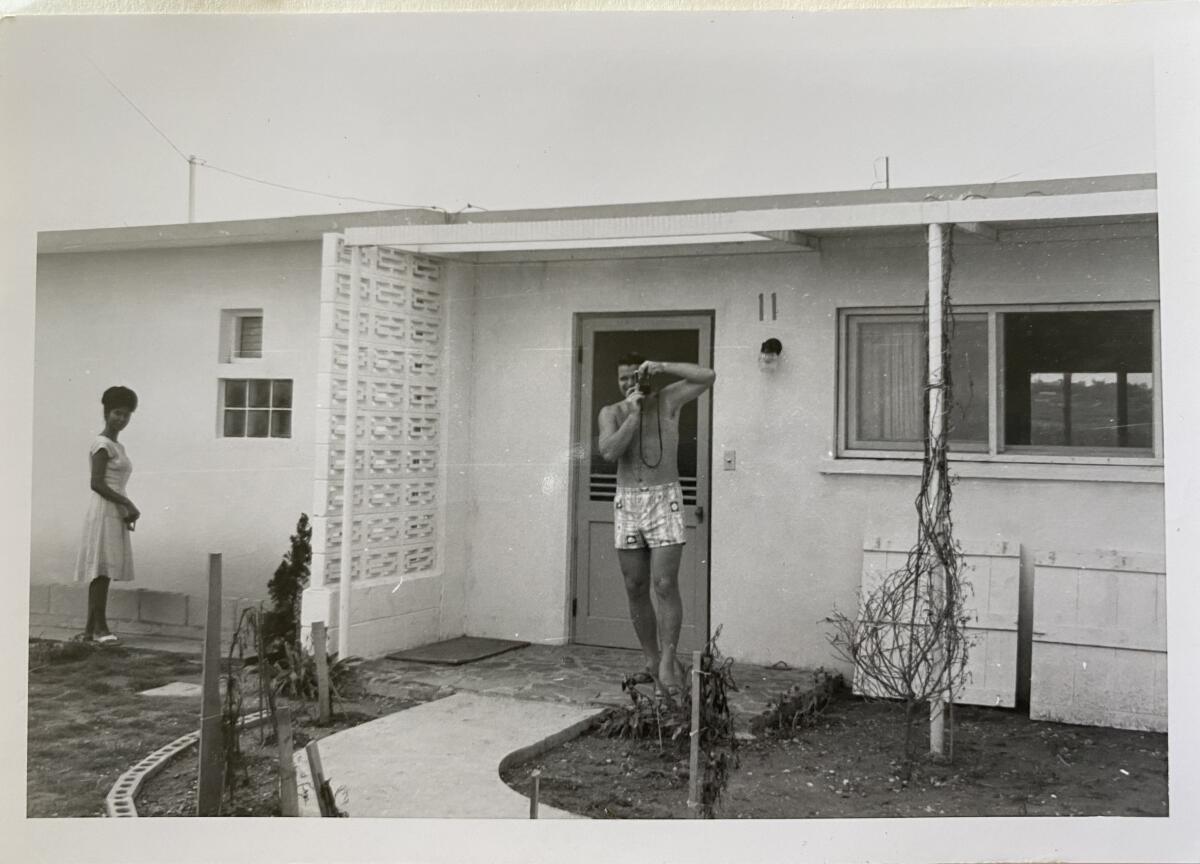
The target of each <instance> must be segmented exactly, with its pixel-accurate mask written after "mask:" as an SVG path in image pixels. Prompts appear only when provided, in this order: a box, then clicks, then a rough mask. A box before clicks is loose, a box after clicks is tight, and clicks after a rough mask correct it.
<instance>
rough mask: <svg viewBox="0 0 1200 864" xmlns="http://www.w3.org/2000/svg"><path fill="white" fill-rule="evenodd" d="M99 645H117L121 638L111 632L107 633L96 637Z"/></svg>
mask: <svg viewBox="0 0 1200 864" xmlns="http://www.w3.org/2000/svg"><path fill="white" fill-rule="evenodd" d="M95 641H96V644H97V645H116V644H117V643H118V642H120V641H121V640H120V639H118V638H117V637H116V636H114V635H113V634H111V633H105V634H104V635H103V636H97V637H96V640H95Z"/></svg>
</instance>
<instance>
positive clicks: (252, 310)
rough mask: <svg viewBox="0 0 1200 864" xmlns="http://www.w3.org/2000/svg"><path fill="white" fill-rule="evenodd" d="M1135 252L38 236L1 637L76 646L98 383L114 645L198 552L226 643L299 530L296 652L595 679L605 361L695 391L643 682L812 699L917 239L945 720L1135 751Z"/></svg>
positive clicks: (1049, 192) (1155, 326)
mask: <svg viewBox="0 0 1200 864" xmlns="http://www.w3.org/2000/svg"><path fill="white" fill-rule="evenodd" d="M1157 219H1158V217H1157V205H1156V192H1155V178H1154V176H1153V175H1131V176H1115V177H1097V178H1076V179H1062V180H1046V181H1032V182H1021V183H1000V184H996V183H992V184H986V185H979V186H955V187H941V188H921V189H888V190H871V191H854V192H841V193H818V194H803V195H778V196H769V197H756V198H739V199H720V200H705V201H681V202H666V203H653V204H632V205H622V206H592V207H577V208H563V209H549V210H527V211H507V212H464V213H459V214H454V215H447V214H444V213H441V212H438V211H432V210H404V211H385V212H376V213H362V214H348V215H333V216H312V217H309V216H305V217H294V218H281V219H267V220H253V221H242V222H224V223H204V224H187V225H169V226H155V227H127V228H106V229H98V230H81V231H63V232H45V233H43V234H41V235H40V237H39V248H38V252H39V257H38V270H37V324H36V349H35V350H36V358H35V415H34V428H35V447H34V453H33V489H34V493H33V494H34V498H33V514H32V519H33V526H32V527H33V535H32V548H33V553H32V556H33V557H32V563H31V569H32V578H31V585H32V587H31V621H32V626H33V627H34V629H35V630H36V627H37V626H38V624H39V623H59V624H61V623H66V622H76V621H81V617H80V613H81V610H82V608H83V606H82V593H81V589H80V588H79V587H77V586H72V585H70V584H67V583H70V581H71V579H72V573H73V568H74V561H75V554H76V549H77V543H78V531H79V526H80V525H81V522H82V518H83V513H84V509H85V506H86V500H87V495H88V489H87V459H86V453H87V447H88V443H89V441H90V439H91V437H92V436H94V435H95V434H96V432H97V431H99V429H100V427H101V411H100V405H99V397H100V393H101V392H102V391H103V389H104V388H105V387H107V386H109V385H111V384H118V383H120V384H125V385H128V386H130V387H133V388H134V389H135V390H136V391H137V392H138V394H139V396H140V398H141V405H140V407H139V409H138V411H137V413H136V414H135V416H134V419H133V422H132V423H131V425H130V427H129V428H128V430H126V432H125V433H124V436H123V440H125V441H126V443H127V446H128V448H129V453H130V456H131V458H132V461H133V463H134V466H135V467H134V474H133V479H132V481H131V485H130V494H131V497H132V498H133V500H134V501H136V502H137V503H138V505H139V507H140V508H141V510H142V513H143V517H142V520H141V522H140V523H139V525H138V530H137V533H136V534H135V536H134V538H133V539H134V549H135V558H136V566H137V573H138V576H137V580H136V581H135V582H134V583H131V584H130V585H128V586H123V585H115V586H114V591H113V601H112V612H113V618H114V619H118V620H116V624H117V626H118V627H120V626H125V627H126V628H129V629H139V628H140V629H142V630H158V631H163V632H189V631H194V630H195V628H197V627H198V626H199V625H200V624H201V622H202V621H203V614H204V613H203V605H204V594H205V585H206V570H207V566H208V564H207V560H208V559H207V556H208V554H209V553H214V552H219V553H221V554H222V556H223V570H224V586H225V587H224V596H225V597H226V598H227V600H226V603H227V609H226V625H227V626H229V625H230V623H231V621H232V616H233V614H234V613H235V611H236V609H237V602H238V599H239V598H241V602H243V603H244V602H257V601H258V600H260V599H263V598H264V597H265V595H266V585H267V581H268V579H269V578H270V576H271V574H272V572H273V571H274V568H275V566H276V565H277V563H278V561H279V559H280V556H281V555H282V553H283V552H284V551H286V549H287V546H288V535H289V533H290V532H291V531H292V530H293V528H294V526H295V524H296V521H297V518H298V517H299V515H300V514H301V513H302V512H303V513H308V514H310V516H311V517H312V521H313V529H314V530H313V553H314V554H313V572H312V583H311V586H310V587H309V588H308V590H307V591H306V593H305V596H304V609H303V617H304V620H305V622H306V624H308V623H312V622H315V621H324V622H326V624H327V626H328V627H329V628H330V629H331V631H332V632H331V635H332V638H333V639H335V640H337V642H338V644H339V645H340V646H341V647H342V648H343V649H346V650H349V651H350V652H351V653H354V654H357V655H368V656H373V655H381V654H384V653H387V652H390V651H394V650H398V649H402V648H405V647H411V646H414V645H418V644H422V643H427V642H430V641H434V640H437V639H440V638H448V637H452V636H456V635H460V634H464V633H468V634H472V635H479V636H494V637H507V638H519V639H525V640H529V641H533V642H539V643H551V644H561V643H566V642H570V641H577V642H582V643H588V644H599V645H617V646H620V645H624V646H630V647H632V646H633V645H634V644H635V643H634V640H633V632H632V628H631V627H630V625H629V621H628V615H627V611H626V609H625V601H624V596H623V592H622V587H621V579H620V576H619V573H618V570H617V563H616V559H615V555H614V553H613V551H612V538H611V531H612V527H611V512H610V508H611V504H610V503H609V502H610V501H611V498H612V489H613V486H614V483H615V468H614V466H612V465H611V464H607V463H605V462H604V461H603V460H602V459H601V458H600V457H599V455H598V454H597V452H596V447H595V437H596V412H597V411H598V409H599V407H600V406H601V405H603V404H605V403H606V402H610V401H615V400H616V399H618V398H619V394H618V392H617V389H616V381H615V377H616V376H615V362H616V358H617V357H618V356H620V354H621V353H623V352H624V351H627V350H631V349H636V350H640V351H641V352H642V353H643V354H645V355H646V356H648V357H650V358H651V359H662V360H691V361H695V362H700V363H703V364H706V365H712V366H713V367H714V368H715V369H716V370H717V373H718V377H717V381H716V384H715V386H714V388H713V390H712V391H711V393H710V394H706V395H705V396H703V397H701V399H699V400H698V401H697V403H695V405H694V406H693V409H692V410H691V411H689V413H688V414H687V415H686V416H685V417H684V418H683V434H682V439H683V443H682V445H681V452H680V469H681V474H682V475H683V482H684V487H685V498H686V502H685V503H686V507H685V509H686V511H687V522H688V526H689V527H688V532H689V543H688V545H687V547H686V549H687V551H686V554H685V557H684V562H683V569H682V572H681V584H682V586H683V589H684V602H685V619H686V620H685V632H684V638H683V641H684V644H683V646H682V647H683V648H684V649H685V650H686V649H691V648H697V647H700V646H701V645H702V644H703V642H704V640H705V639H706V638H707V637H708V635H709V634H710V633H711V632H712V631H714V630H715V628H716V627H717V626H718V625H719V626H721V627H722V631H721V632H722V635H721V641H720V647H721V649H722V651H723V652H724V653H726V654H727V655H731V656H734V657H737V658H738V659H740V660H744V661H748V662H757V663H762V664H771V663H775V662H778V661H784V662H786V663H789V664H792V665H801V666H813V667H815V666H826V667H829V666H835V665H837V663H836V661H835V659H834V658H833V655H832V653H831V650H830V647H829V645H828V642H827V636H828V633H829V629H828V626H827V624H826V623H825V622H824V619H825V618H826V616H828V615H829V614H830V613H831V612H832V611H833V610H835V609H840V610H843V611H847V610H853V609H854V608H855V605H856V602H857V600H856V597H857V592H858V591H859V589H860V587H861V586H862V585H864V584H868V585H869V584H871V580H873V579H875V578H878V575H879V574H880V573H881V572H884V571H886V570H887V569H889V568H893V567H895V566H897V565H898V563H899V562H901V561H902V560H903V557H904V551H905V550H906V549H907V548H908V546H909V545H910V544H911V543H912V542H913V540H914V537H915V532H916V515H915V510H914V507H913V499H914V496H915V495H916V492H917V489H918V483H919V476H920V471H921V452H922V444H921V436H922V431H923V419H922V408H921V405H922V392H923V386H924V375H925V367H924V362H925V359H924V358H925V355H924V341H923V340H924V336H923V332H924V331H923V316H924V315H925V314H926V311H927V310H926V293H927V288H928V286H929V284H930V279H931V275H930V274H931V268H932V267H933V264H932V260H933V257H932V254H931V253H932V249H933V247H932V245H931V240H930V237H931V236H933V229H931V228H930V226H939V227H938V228H937V231H938V232H939V234H940V235H941V236H943V237H945V238H947V239H948V240H949V241H950V248H949V255H948V257H943V258H942V259H941V260H942V261H944V263H945V265H946V266H948V267H949V272H950V276H949V278H950V296H951V300H952V304H953V305H952V308H951V310H950V311H951V316H950V317H949V318H948V319H947V325H948V326H951V325H952V328H953V330H952V345H953V354H954V361H953V363H952V367H951V372H952V375H953V379H952V380H953V392H952V399H953V408H952V411H951V416H952V430H951V433H950V438H951V458H950V469H951V472H952V474H953V475H954V477H955V478H956V480H955V485H954V487H953V519H954V527H955V533H956V536H957V537H958V538H959V540H960V541H961V543H962V548H963V551H964V553H965V554H966V556H967V560H968V566H969V573H970V577H969V579H970V582H971V585H972V588H973V592H972V600H971V601H970V605H971V608H972V616H973V617H972V627H973V634H974V643H973V644H974V647H973V649H972V650H973V655H972V660H971V663H972V670H973V675H972V684H971V687H970V688H969V692H968V693H966V694H964V696H963V698H964V701H973V702H978V703H984V704H996V705H1009V706H1011V705H1015V704H1020V705H1025V704H1029V706H1030V710H1031V712H1032V713H1033V714H1034V716H1041V717H1047V718H1057V719H1063V720H1069V721H1076V722H1094V723H1106V724H1112V725H1122V726H1131V727H1137V728H1165V722H1166V636H1165V622H1166V614H1165V602H1166V601H1165V591H1166V588H1165V585H1166V583H1165V564H1164V499H1163V445H1162V441H1163V437H1162V416H1163V408H1162V400H1163V393H1162V388H1161V385H1160V382H1161V380H1162V379H1161V368H1160V367H1161V361H1160V354H1161V345H1160V338H1159V332H1160V328H1159V277H1158V242H1157V237H1158V222H1157ZM939 248H944V247H941V246H939ZM938 254H943V255H944V253H938ZM355 289H356V290H355ZM352 322H353V323H352ZM772 338H773V339H777V340H779V343H780V344H781V345H782V352H781V353H780V355H779V359H778V362H777V363H775V364H773V365H772V364H764V363H762V362H761V357H760V354H761V350H760V348H761V346H762V343H763V342H764V341H765V340H767V339H772ZM356 355H357V358H358V359H357V362H350V361H349V358H351V357H353V356H356ZM646 434H653V433H652V432H650V431H647V433H646ZM348 438H352V439H353V446H351V444H350V442H349V441H348ZM348 450H352V451H353V454H354V457H353V458H347V452H348ZM346 488H351V489H353V494H352V495H351V496H350V500H349V501H347V500H346V496H345V494H344V490H345V489H346ZM347 523H349V524H352V525H353V531H352V532H351V536H350V537H348V538H343V534H342V526H343V525H344V524H347ZM347 578H348V579H350V581H351V582H352V583H353V584H354V586H355V587H354V590H353V591H352V592H350V594H349V596H348V598H346V599H347V600H348V602H343V598H342V597H341V596H340V592H339V586H340V585H342V584H344V582H345V580H346V579H347ZM864 580H866V581H865V582H864ZM123 588H124V589H127V590H121V589H123Z"/></svg>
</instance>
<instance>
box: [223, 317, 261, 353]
mask: <svg viewBox="0 0 1200 864" xmlns="http://www.w3.org/2000/svg"><path fill="white" fill-rule="evenodd" d="M264 321H265V319H264V318H263V310H262V309H222V310H221V330H220V339H221V341H220V346H219V348H218V355H219V356H218V358H217V359H218V361H219V362H221V363H237V362H240V361H244V360H261V359H262V356H263V335H264Z"/></svg>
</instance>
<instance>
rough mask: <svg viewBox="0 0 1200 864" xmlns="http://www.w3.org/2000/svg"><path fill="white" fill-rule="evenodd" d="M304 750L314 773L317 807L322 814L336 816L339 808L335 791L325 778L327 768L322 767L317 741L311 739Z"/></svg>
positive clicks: (311, 772)
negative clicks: (334, 801)
mask: <svg viewBox="0 0 1200 864" xmlns="http://www.w3.org/2000/svg"><path fill="white" fill-rule="evenodd" d="M304 752H305V753H306V754H307V755H308V772H309V774H311V775H312V782H313V789H314V790H315V791H316V795H317V807H318V809H320V811H321V815H322V816H336V815H337V808H336V807H335V805H334V803H333V792H331V791H330V789H329V781H328V780H326V779H325V769H324V768H322V767H321V751H320V750H318V749H317V742H316V741H309V742H308V744H307V746H305V748H304Z"/></svg>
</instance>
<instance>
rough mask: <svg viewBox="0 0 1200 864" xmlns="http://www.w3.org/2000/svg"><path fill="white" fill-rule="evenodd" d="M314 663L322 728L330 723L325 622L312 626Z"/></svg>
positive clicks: (315, 623) (319, 717) (318, 710)
mask: <svg viewBox="0 0 1200 864" xmlns="http://www.w3.org/2000/svg"><path fill="white" fill-rule="evenodd" d="M312 640H313V662H314V663H315V664H316V667H317V712H318V717H317V722H318V723H320V724H321V725H322V726H325V725H327V724H328V723H329V720H330V714H331V713H332V711H331V710H330V705H329V658H328V657H326V656H325V622H324V621H315V622H313V625H312Z"/></svg>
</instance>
